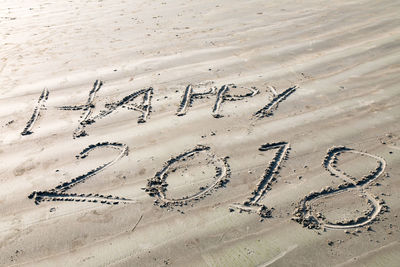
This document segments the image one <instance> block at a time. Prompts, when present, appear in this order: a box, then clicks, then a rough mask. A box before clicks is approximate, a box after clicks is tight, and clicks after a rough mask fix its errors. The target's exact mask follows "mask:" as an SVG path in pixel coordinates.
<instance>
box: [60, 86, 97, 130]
mask: <svg viewBox="0 0 400 267" xmlns="http://www.w3.org/2000/svg"><path fill="white" fill-rule="evenodd" d="M102 85H103V82H102V81H99V80H96V81H95V82H94V84H93V88H92V90H90V92H89V97H88V99H87V101H86V104H84V105H79V106H62V107H58V108H57V109H59V110H83V114H82V116H81V118H82V122H83V121H87V120H88V118H89V116H90V115H91V114H92V110H93V109H94V108H95V105H94V104H93V102H94V99H95V97H96V93H97V92H98V91H99V90H100V88H101V87H102ZM80 123H81V122H80Z"/></svg>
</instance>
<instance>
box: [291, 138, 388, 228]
mask: <svg viewBox="0 0 400 267" xmlns="http://www.w3.org/2000/svg"><path fill="white" fill-rule="evenodd" d="M341 153H354V154H359V155H363V156H368V157H371V158H374V159H376V160H377V163H378V165H377V167H376V168H375V169H374V170H372V171H370V173H369V174H367V175H364V176H363V177H361V179H357V178H355V177H352V176H350V175H349V174H347V173H345V172H343V171H341V170H339V169H338V168H337V165H336V164H337V162H338V156H339V155H340V154H341ZM322 165H323V167H324V168H325V169H326V170H327V171H329V172H330V173H331V175H332V176H335V177H338V178H341V179H343V180H344V181H345V182H344V183H342V184H340V185H338V186H337V187H336V188H332V187H330V186H328V187H326V188H324V189H322V190H321V191H320V192H311V193H310V194H309V195H307V196H306V197H304V198H303V199H302V200H301V201H300V202H299V204H298V207H297V208H296V209H295V211H294V214H293V215H294V217H293V218H292V220H294V221H296V222H298V223H300V224H302V225H303V226H304V227H308V228H310V229H312V228H315V229H320V228H321V226H322V227H324V228H329V229H348V228H356V227H362V226H365V225H367V224H370V223H372V222H373V221H374V220H375V219H376V217H377V216H378V215H379V213H381V212H385V211H388V207H387V206H386V205H384V203H385V202H384V201H383V200H379V199H378V197H376V196H373V195H372V194H371V193H369V192H367V189H368V186H370V185H371V183H372V181H373V180H375V179H377V178H378V177H380V176H381V175H382V174H383V172H384V170H385V168H386V161H385V160H384V159H383V158H381V157H378V156H375V155H372V154H368V153H366V152H361V151H356V150H353V149H350V148H347V147H344V146H338V147H332V148H330V149H329V150H328V153H327V155H326V157H325V159H324V161H323V164H322ZM352 189H354V190H358V191H359V193H360V195H361V197H362V198H363V199H365V200H366V201H367V204H368V206H369V207H370V210H369V211H366V212H365V213H364V214H363V215H362V216H360V217H358V218H354V219H350V220H345V221H336V222H334V223H332V222H329V221H327V220H326V219H325V217H324V216H323V215H322V214H321V213H317V214H316V215H315V214H314V212H313V210H312V207H311V205H308V204H307V203H308V202H311V201H313V200H316V199H319V198H323V197H327V196H330V195H338V194H340V193H343V192H346V191H349V190H352Z"/></svg>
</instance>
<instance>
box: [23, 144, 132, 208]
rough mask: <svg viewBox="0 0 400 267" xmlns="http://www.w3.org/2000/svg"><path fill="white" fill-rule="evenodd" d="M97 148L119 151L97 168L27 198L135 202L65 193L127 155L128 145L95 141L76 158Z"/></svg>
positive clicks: (110, 196) (39, 200) (102, 202)
mask: <svg viewBox="0 0 400 267" xmlns="http://www.w3.org/2000/svg"><path fill="white" fill-rule="evenodd" d="M97 148H112V149H116V150H117V151H119V154H118V155H117V157H115V158H114V159H113V160H112V161H109V162H107V163H104V164H103V165H100V166H98V167H97V168H95V169H93V170H90V171H89V172H87V173H85V174H82V175H79V176H78V177H75V178H73V179H72V180H71V181H69V182H65V183H63V184H61V185H58V186H56V187H55V188H53V189H50V190H47V191H34V192H32V193H31V194H30V195H29V196H28V198H29V199H33V200H34V201H35V204H36V205H39V204H40V202H42V201H76V202H93V203H97V202H99V203H101V204H109V205H111V204H114V205H116V204H118V203H120V202H122V203H135V201H134V200H131V199H126V198H120V197H114V196H112V195H108V196H103V195H99V194H79V195H78V194H75V193H66V191H68V190H70V189H71V188H72V187H74V186H76V185H77V184H79V183H84V182H85V181H86V180H87V179H89V178H90V177H93V176H95V175H96V174H98V173H99V172H101V171H103V170H104V169H106V168H108V167H110V166H111V165H113V164H114V163H116V162H117V161H118V160H120V159H121V158H122V157H124V156H127V155H128V146H127V145H125V144H122V143H110V142H103V143H97V144H95V145H89V146H88V147H87V148H85V149H84V150H83V151H82V152H80V153H79V155H77V156H76V158H78V159H83V158H86V157H87V156H88V155H89V153H90V152H91V151H93V150H94V149H97Z"/></svg>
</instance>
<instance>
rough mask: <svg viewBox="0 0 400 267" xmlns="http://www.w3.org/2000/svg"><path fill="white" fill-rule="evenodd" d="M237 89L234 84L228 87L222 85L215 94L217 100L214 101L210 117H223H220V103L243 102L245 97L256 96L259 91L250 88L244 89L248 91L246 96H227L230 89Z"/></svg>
mask: <svg viewBox="0 0 400 267" xmlns="http://www.w3.org/2000/svg"><path fill="white" fill-rule="evenodd" d="M235 88H238V86H236V85H235V84H228V85H223V86H222V87H221V88H220V89H219V90H218V92H217V100H216V101H215V104H214V107H213V110H212V115H213V117H214V118H221V117H223V115H221V105H222V103H224V102H225V101H239V100H243V99H244V98H246V97H253V96H255V95H256V94H258V93H259V92H260V91H259V90H258V89H257V88H255V87H251V88H244V87H241V88H244V89H247V90H248V91H250V92H249V93H247V94H244V95H229V94H228V92H229V91H230V90H231V89H235Z"/></svg>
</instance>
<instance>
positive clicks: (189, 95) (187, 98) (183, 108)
mask: <svg viewBox="0 0 400 267" xmlns="http://www.w3.org/2000/svg"><path fill="white" fill-rule="evenodd" d="M216 90H217V88H216V87H215V86H213V87H211V88H210V89H209V90H208V91H206V92H202V93H195V92H194V91H193V85H191V84H189V85H188V86H186V89H185V92H184V93H183V95H182V100H181V103H180V104H179V107H178V111H177V112H176V115H177V116H184V115H186V112H187V110H188V109H189V107H191V106H192V104H193V101H194V99H202V98H205V97H207V96H210V95H215V93H216Z"/></svg>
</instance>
